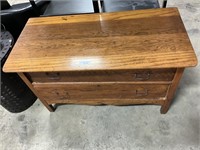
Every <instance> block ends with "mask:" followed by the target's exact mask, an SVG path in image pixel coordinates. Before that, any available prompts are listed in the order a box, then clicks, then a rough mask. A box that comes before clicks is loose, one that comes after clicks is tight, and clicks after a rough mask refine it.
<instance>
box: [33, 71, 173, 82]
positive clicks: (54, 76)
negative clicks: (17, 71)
mask: <svg viewBox="0 0 200 150" xmlns="http://www.w3.org/2000/svg"><path fill="white" fill-rule="evenodd" d="M175 71H176V69H155V70H123V71H83V72H46V73H29V75H30V77H31V79H32V81H33V82H112V81H118V82H120V81H121V82H122V81H124V82H125V81H172V79H173V77H174V74H175Z"/></svg>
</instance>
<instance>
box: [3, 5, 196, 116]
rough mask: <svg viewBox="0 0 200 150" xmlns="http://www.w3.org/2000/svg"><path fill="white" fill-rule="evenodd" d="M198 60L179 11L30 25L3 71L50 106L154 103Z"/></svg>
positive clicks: (165, 103) (167, 96)
mask: <svg viewBox="0 0 200 150" xmlns="http://www.w3.org/2000/svg"><path fill="white" fill-rule="evenodd" d="M196 64H197V58H196V55H195V53H194V50H193V48H192V45H191V43H190V40H189V38H188V35H187V33H186V30H185V28H184V25H183V23H182V20H181V17H180V14H179V12H178V10H177V8H166V9H150V10H139V11H127V12H115V13H100V14H86V15H72V16H57V17H40V18H31V19H29V21H28V22H27V24H26V26H25V28H24V30H23V31H22V33H21V35H20V37H19V39H18V41H17V43H16V44H15V46H14V48H13V50H12V52H11V54H10V56H9V57H8V59H7V61H6V63H5V65H4V68H3V70H4V71H5V72H17V73H18V74H19V75H20V77H21V78H22V79H23V81H24V82H25V83H26V84H27V85H28V86H29V88H30V89H31V90H32V91H33V92H34V93H35V94H36V95H37V96H38V98H39V99H40V100H41V101H42V103H43V104H44V105H45V106H46V107H47V109H48V110H50V111H53V110H54V107H53V105H52V104H55V103H66V104H72V103H75V104H92V105H100V104H112V105H129V104H131V105H132V104H159V105H161V106H162V107H161V113H166V112H167V111H168V109H169V106H170V104H171V102H172V99H173V96H174V94H175V91H176V89H177V86H178V83H179V80H180V79H181V75H182V74H183V70H184V69H185V68H186V67H192V66H195V65H196Z"/></svg>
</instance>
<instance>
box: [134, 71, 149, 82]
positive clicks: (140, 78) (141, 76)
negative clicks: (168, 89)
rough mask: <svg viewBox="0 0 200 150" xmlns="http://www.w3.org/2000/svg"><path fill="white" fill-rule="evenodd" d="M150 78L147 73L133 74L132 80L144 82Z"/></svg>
mask: <svg viewBox="0 0 200 150" xmlns="http://www.w3.org/2000/svg"><path fill="white" fill-rule="evenodd" d="M150 76H151V73H150V72H147V73H135V74H134V79H135V80H137V81H144V80H149V79H150Z"/></svg>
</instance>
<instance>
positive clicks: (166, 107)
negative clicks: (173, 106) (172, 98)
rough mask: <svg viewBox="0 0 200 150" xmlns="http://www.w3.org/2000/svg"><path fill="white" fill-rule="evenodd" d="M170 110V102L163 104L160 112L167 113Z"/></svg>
mask: <svg viewBox="0 0 200 150" xmlns="http://www.w3.org/2000/svg"><path fill="white" fill-rule="evenodd" d="M168 110H169V104H168V105H163V106H161V108H160V113H161V114H166V113H167V111H168Z"/></svg>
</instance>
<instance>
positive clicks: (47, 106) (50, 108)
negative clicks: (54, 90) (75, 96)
mask: <svg viewBox="0 0 200 150" xmlns="http://www.w3.org/2000/svg"><path fill="white" fill-rule="evenodd" d="M45 107H46V108H47V109H48V110H49V111H50V112H54V111H55V110H56V109H55V107H54V106H53V105H45Z"/></svg>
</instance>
